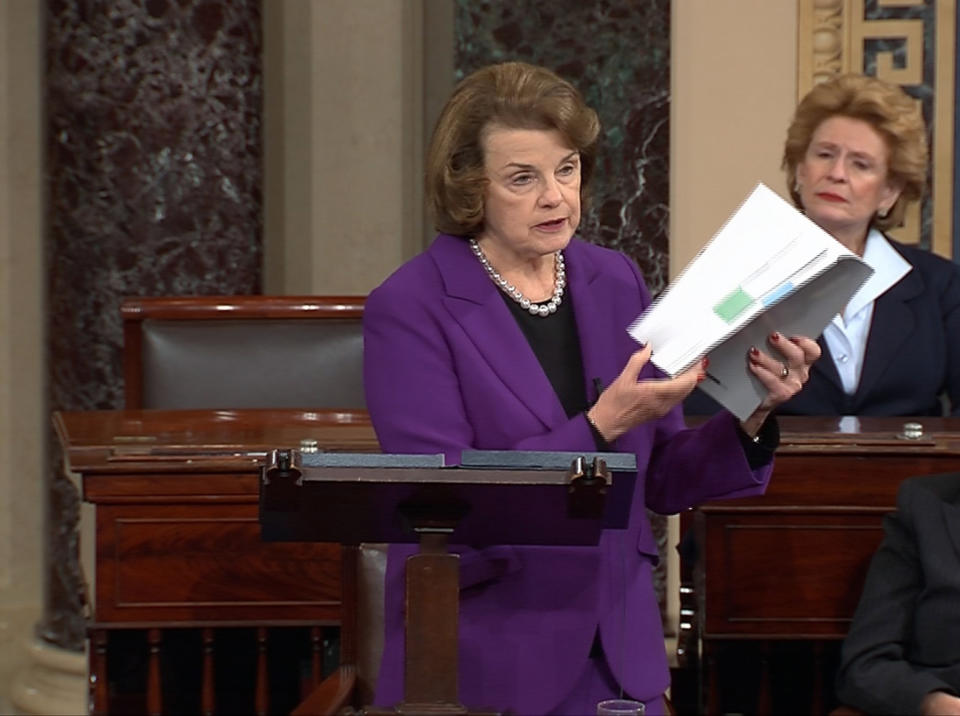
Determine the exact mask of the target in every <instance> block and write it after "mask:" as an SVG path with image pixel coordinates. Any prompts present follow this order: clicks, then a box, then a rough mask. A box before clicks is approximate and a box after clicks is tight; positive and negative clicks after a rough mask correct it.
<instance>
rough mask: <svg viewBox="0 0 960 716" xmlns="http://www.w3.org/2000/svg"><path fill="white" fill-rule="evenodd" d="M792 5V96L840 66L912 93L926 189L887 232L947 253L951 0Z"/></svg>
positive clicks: (815, 0) (821, 0)
mask: <svg viewBox="0 0 960 716" xmlns="http://www.w3.org/2000/svg"><path fill="white" fill-rule="evenodd" d="M798 10H799V16H798V33H799V35H798V38H797V40H798V42H797V52H798V57H797V72H798V75H797V93H798V98H800V97H803V96H804V95H805V94H806V93H807V92H809V91H810V89H811V88H812V87H813V86H814V85H815V84H817V83H818V82H822V81H824V80H825V79H828V78H830V77H832V76H834V75H837V74H841V73H845V72H863V73H866V74H871V75H875V76H877V77H880V78H881V79H884V80H887V81H889V82H893V83H895V84H898V85H900V86H902V87H903V88H904V89H905V90H906V91H907V92H908V93H910V94H911V96H913V97H915V98H917V103H918V105H919V107H920V110H921V112H922V113H923V115H924V119H925V121H926V122H927V126H928V128H929V131H930V137H931V147H930V156H931V173H930V187H931V192H930V195H929V196H928V197H927V198H926V199H925V200H924V203H923V205H921V206H913V207H911V209H910V210H909V211H908V213H907V216H906V217H905V220H904V224H903V226H901V227H899V228H898V229H896V230H894V231H892V232H891V233H892V234H893V235H894V236H895V237H896V238H898V239H899V240H901V241H904V242H905V243H913V244H919V245H922V246H924V247H926V248H929V249H931V250H933V251H935V252H937V253H939V254H941V255H943V256H947V257H950V256H951V253H952V244H953V232H952V218H953V206H952V205H953V151H954V149H953V128H954V100H953V97H954V67H955V61H956V48H955V42H954V33H955V30H956V0H872V1H871V0H798ZM925 31H926V32H925ZM927 38H929V39H927Z"/></svg>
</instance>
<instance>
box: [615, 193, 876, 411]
mask: <svg viewBox="0 0 960 716" xmlns="http://www.w3.org/2000/svg"><path fill="white" fill-rule="evenodd" d="M872 273H873V269H871V268H870V267H869V266H867V264H865V263H864V262H863V261H862V260H861V259H860V258H859V257H858V256H857V255H856V254H854V253H852V252H851V251H849V250H848V249H846V248H845V247H844V246H843V245H842V244H841V243H840V242H839V241H837V240H836V239H834V238H833V237H832V236H831V235H830V234H828V233H827V232H826V231H824V230H823V229H821V228H820V227H819V226H817V225H816V224H815V223H813V222H812V221H811V220H810V219H808V218H807V217H805V216H804V215H803V214H801V213H800V212H799V211H797V210H796V209H795V208H794V207H793V206H791V205H790V204H789V203H787V202H786V201H784V200H783V199H782V198H781V197H780V196H779V195H777V194H776V192H774V191H773V190H771V189H770V188H769V187H767V186H765V185H764V184H758V185H757V187H756V188H755V189H754V190H753V192H752V193H751V194H750V195H749V196H748V197H747V199H746V200H745V201H744V202H743V204H741V205H740V208H739V209H737V211H736V212H734V214H733V215H732V216H731V217H730V218H729V219H728V220H727V221H726V223H725V224H724V225H723V227H722V228H721V229H720V230H719V231H718V232H717V233H716V234H715V235H714V236H713V238H712V239H711V240H710V241H709V242H708V243H707V245H706V246H704V247H703V249H701V251H700V252H699V253H698V254H697V256H696V257H695V258H694V259H693V260H692V261H691V262H690V264H689V265H687V267H686V268H685V269H684V270H683V271H682V272H681V273H680V275H679V276H677V278H676V279H675V280H674V281H673V282H672V283H671V284H670V285H669V286H668V287H667V288H666V289H665V290H664V291H663V293H661V294H660V295H659V296H658V297H657V298H656V300H655V301H654V302H653V303H652V304H651V305H650V307H649V308H648V309H647V310H646V311H644V313H643V314H642V315H641V316H639V317H638V318H637V320H636V321H634V322H633V323H632V324H631V325H630V327H629V328H628V331H629V333H630V335H631V336H632V337H633V338H634V339H635V340H636V341H638V342H639V343H641V344H643V345H646V344H648V343H649V344H650V345H651V347H652V349H653V352H652V356H651V361H652V362H653V364H654V365H656V366H657V367H658V368H660V370H662V371H663V372H664V373H666V374H667V375H670V376H676V375H678V374H679V373H682V372H683V371H685V370H687V369H688V368H690V367H691V366H693V365H694V364H695V363H697V362H698V361H700V359H702V358H703V357H704V356H708V357H709V359H710V366H709V369H708V371H707V379H706V380H704V381H703V382H702V383H700V385H699V389H700V390H703V391H704V392H705V393H707V394H708V395H710V396H711V397H712V398H714V399H715V400H716V401H717V402H719V403H720V404H721V405H723V406H724V407H725V408H727V410H729V411H730V412H731V413H733V414H734V415H736V416H737V417H738V418H740V419H741V420H745V419H746V418H747V417H749V415H750V414H751V413H752V412H753V411H754V410H756V408H757V407H758V406H759V405H760V402H761V401H762V400H763V397H764V395H766V390H765V389H764V387H763V385H762V384H761V383H760V381H759V380H757V379H756V378H755V377H754V376H753V374H752V373H751V372H750V370H749V368H748V367H747V351H748V350H749V349H750V347H751V346H756V347H757V348H758V349H760V350H761V351H764V352H765V353H768V354H770V355H772V356H773V357H775V358H777V359H778V360H779V359H780V357H781V356H780V354H779V353H778V352H777V351H775V350H773V349H772V348H771V347H770V344H769V342H768V338H769V336H770V334H771V333H773V332H774V331H779V332H780V333H781V334H783V335H784V336H788V337H789V336H798V335H802V336H807V337H809V338H814V339H815V338H817V337H819V336H820V334H821V333H822V332H823V329H824V328H825V327H826V325H827V324H828V323H829V322H830V320H831V319H832V318H833V316H835V315H836V314H837V313H839V312H840V311H842V310H843V307H844V306H845V305H846V303H847V301H849V300H850V298H851V297H852V296H853V294H854V293H856V292H857V289H859V288H860V286H861V285H862V284H863V283H864V281H866V280H867V279H868V278H869V277H870V275H871V274H872Z"/></svg>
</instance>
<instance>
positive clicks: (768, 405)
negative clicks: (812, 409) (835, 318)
mask: <svg viewBox="0 0 960 716" xmlns="http://www.w3.org/2000/svg"><path fill="white" fill-rule="evenodd" d="M769 344H770V346H771V347H772V348H773V351H772V353H773V355H767V354H766V353H764V352H763V351H761V350H759V349H757V348H751V349H750V353H749V355H748V356H747V363H748V364H749V366H750V371H751V372H752V373H753V374H754V375H755V376H756V377H757V379H758V380H759V381H760V382H761V383H763V385H764V387H766V389H767V394H766V396H765V397H764V398H763V401H762V402H761V403H760V407H758V408H757V409H756V410H755V411H754V412H753V414H752V415H751V416H750V417H749V418H747V419H746V420H744V421H743V423H742V427H743V430H744V432H746V433H747V435H750V436H754V435H756V434H757V431H758V430H759V429H760V426H761V425H763V421H764V420H766V419H767V417H768V416H769V415H770V413H771V411H772V410H773V409H774V408H776V407H777V406H778V405H780V404H781V403H785V402H786V401H788V400H789V399H790V398H792V397H793V396H794V395H796V394H797V393H799V392H800V389H801V388H802V387H803V384H804V383H806V382H807V379H808V378H809V377H810V366H811V365H813V362H814V361H815V360H817V358H819V357H820V346H818V345H817V342H816V341H815V340H812V339H810V338H807V337H806V336H791V337H789V338H788V337H787V336H784V335H782V334H780V333H776V332H775V333H771V334H770V338H769ZM778 354H779V359H778V358H777V357H776V356H777V355H778Z"/></svg>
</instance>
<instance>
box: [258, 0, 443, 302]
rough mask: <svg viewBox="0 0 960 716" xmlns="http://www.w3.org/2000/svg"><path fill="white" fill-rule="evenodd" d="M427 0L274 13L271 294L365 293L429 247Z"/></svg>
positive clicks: (269, 124) (335, 1)
mask: <svg viewBox="0 0 960 716" xmlns="http://www.w3.org/2000/svg"><path fill="white" fill-rule="evenodd" d="M423 12H424V6H423V2H422V0H409V1H407V2H402V3H400V2H383V1H382V0H310V2H306V1H305V0H282V1H278V2H276V4H274V3H270V4H269V5H268V6H267V8H266V13H265V38H266V42H265V45H266V52H265V92H264V96H265V105H266V107H265V137H266V142H265V151H266V159H265V166H266V177H265V186H266V191H265V200H266V207H265V236H264V241H265V256H266V259H265V261H266V266H265V277H266V278H265V291H266V292H268V293H321V294H336V293H367V292H368V291H369V290H370V289H371V288H373V287H374V286H375V285H377V284H378V283H379V282H380V281H382V280H383V279H384V278H385V277H386V276H387V275H388V274H389V273H390V272H391V271H392V270H393V269H394V268H396V266H398V265H399V264H400V263H401V262H402V261H403V260H404V259H405V258H407V257H409V256H410V255H412V254H413V253H415V252H416V251H417V250H419V248H420V246H422V237H423V213H422V210H421V206H422V198H421V195H422V192H421V189H420V185H421V181H420V179H419V177H420V167H421V166H422V154H423V88H422V84H423V59H422V58H423V51H422V46H423Z"/></svg>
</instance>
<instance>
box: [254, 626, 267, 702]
mask: <svg viewBox="0 0 960 716" xmlns="http://www.w3.org/2000/svg"><path fill="white" fill-rule="evenodd" d="M254 702H255V703H254V709H255V710H256V713H257V714H258V716H266V713H267V711H268V710H269V708H270V684H269V681H268V678H267V628H266V627H257V687H256V693H255V695H254Z"/></svg>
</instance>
